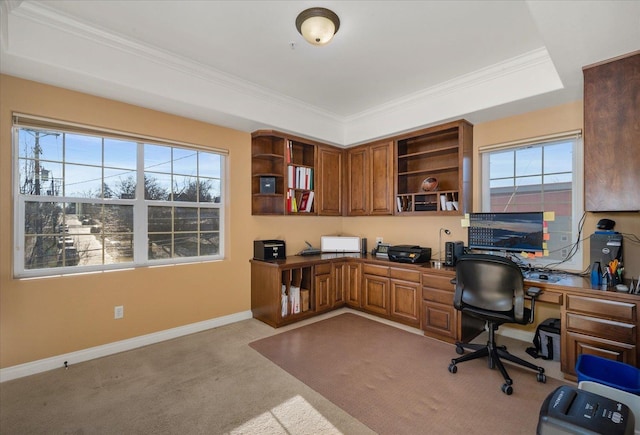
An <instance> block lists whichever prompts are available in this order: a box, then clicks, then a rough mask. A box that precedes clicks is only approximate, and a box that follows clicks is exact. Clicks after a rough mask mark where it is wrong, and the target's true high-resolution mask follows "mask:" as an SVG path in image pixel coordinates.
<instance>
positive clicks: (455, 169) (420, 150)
mask: <svg viewBox="0 0 640 435" xmlns="http://www.w3.org/2000/svg"><path fill="white" fill-rule="evenodd" d="M472 144H473V126H472V125H471V124H470V123H469V122H467V121H465V120H460V121H455V122H450V123H447V124H442V125H438V126H435V127H430V128H427V129H424V130H420V131H416V132H412V133H409V134H406V135H403V136H401V137H398V138H397V139H396V185H395V187H396V189H395V190H396V197H395V200H396V214H407V213H410V214H436V213H437V214H445V215H446V214H453V215H460V214H463V213H466V212H469V211H471V197H472V192H471V161H472V152H473V150H472ZM430 178H433V179H436V180H437V182H438V184H437V187H435V186H434V185H433V184H429V183H426V180H427V179H430Z"/></svg>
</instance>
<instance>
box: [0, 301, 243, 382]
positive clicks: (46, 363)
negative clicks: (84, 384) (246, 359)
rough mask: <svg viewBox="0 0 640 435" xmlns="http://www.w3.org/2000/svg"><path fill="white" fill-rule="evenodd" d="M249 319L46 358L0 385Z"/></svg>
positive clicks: (2, 377) (16, 369)
mask: <svg viewBox="0 0 640 435" xmlns="http://www.w3.org/2000/svg"><path fill="white" fill-rule="evenodd" d="M251 317H252V314H251V311H250V310H249V311H243V312H240V313H235V314H230V315H228V316H222V317H216V318H215V319H210V320H205V321H202V322H197V323H191V324H189V325H184V326H178V327H177V328H172V329H166V330H164V331H160V332H154V333H152V334H147V335H141V336H139V337H134V338H129V339H127V340H122V341H116V342H114V343H109V344H104V345H102V346H96V347H90V348H88V349H83V350H78V351H76V352H71V353H66V354H62V355H57V356H53V357H50V358H45V359H41V360H38V361H32V362H28V363H24V364H19V365H17V366H12V367H7V368H4V369H0V383H1V382H5V381H10V380H12V379H17V378H22V377H24V376H29V375H34V374H36V373H41V372H46V371H48V370H53V369H59V368H62V367H64V363H65V361H66V362H67V363H68V364H69V365H71V364H77V363H80V362H83V361H89V360H92V359H95V358H101V357H103V356H108V355H113V354H116V353H120V352H124V351H127V350H131V349H136V348H138V347H142V346H147V345H149V344H154V343H159V342H161V341H166V340H171V339H173V338H177V337H182V336H184V335H189V334H193V333H196V332H201V331H206V330H207V329H213V328H218V327H220V326H224V325H228V324H231V323H235V322H239V321H241V320H247V319H250V318H251Z"/></svg>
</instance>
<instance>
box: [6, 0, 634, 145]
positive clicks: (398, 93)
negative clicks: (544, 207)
mask: <svg viewBox="0 0 640 435" xmlns="http://www.w3.org/2000/svg"><path fill="white" fill-rule="evenodd" d="M1 6H2V7H1V8H0V13H1V17H0V26H1V29H0V36H1V52H0V71H1V72H2V73H6V74H10V75H15V76H18V77H23V78H27V79H31V80H36V81H40V82H44V83H48V84H52V85H56V86H62V87H65V88H68V89H73V90H78V91H82V92H86V93H90V94H94V95H99V96H103V97H108V98H112V99H116V100H120V101H124V102H128V103H132V104H136V105H140V106H143V107H149V108H153V109H157V110H161V111H165V112H169V113H174V114H177V115H182V116H187V117H190V118H194V119H198V120H203V121H206V122H210V123H213V124H218V125H223V126H229V127H232V128H235V129H239V130H243V131H252V130H256V129H259V128H274V129H278V130H284V131H290V132H293V133H296V134H298V135H301V136H306V137H310V138H314V139H318V140H321V141H324V142H328V143H332V144H336V145H352V144H356V143H362V142H365V141H369V140H372V139H375V138H379V137H384V136H388V135H392V134H396V133H399V132H402V131H407V130H411V129H415V128H418V127H422V126H427V125H433V124H436V123H439V122H443V121H446V120H450V119H457V118H466V119H468V120H469V121H471V122H472V123H478V122H485V121H488V120H491V119H495V118H500V117H504V116H508V115H511V114H517V113H522V112H525V111H529V110H535V109H539V108H544V107H548V106H553V105H557V104H561V103H564V102H569V101H575V100H579V99H581V98H582V67H583V66H584V65H588V64H591V63H595V62H598V61H601V60H605V59H609V58H612V57H615V56H618V55H621V54H625V53H628V52H631V51H634V50H637V49H639V48H640V1H638V0H635V1H632V0H628V1H573V0H572V1H549V0H544V1H518V0H515V1H514V0H512V1H479V0H478V1H471V0H469V1H267V0H263V1H206V0H202V1H189V0H183V1H170V0H162V1H148V0H145V1H135V0H133V1H132V0H129V1H117V0H109V1H100V0H84V1H78V0H73V1H58V0H46V1H31V0H24V1H20V0H2V5H1ZM313 6H323V7H327V8H329V9H331V10H333V11H334V12H336V13H337V14H338V16H339V17H340V21H341V25H340V30H339V31H338V33H337V35H336V36H335V38H334V40H333V41H332V42H331V43H330V44H329V45H327V46H324V47H316V46H312V45H310V44H308V43H307V42H306V41H304V39H302V37H301V36H300V35H299V34H298V33H297V31H296V28H295V18H296V16H297V15H298V13H299V12H301V11H302V10H304V9H306V8H308V7H313Z"/></svg>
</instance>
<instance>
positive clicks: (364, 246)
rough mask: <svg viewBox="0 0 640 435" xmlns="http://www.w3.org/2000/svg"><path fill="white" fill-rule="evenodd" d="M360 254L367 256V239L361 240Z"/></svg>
mask: <svg viewBox="0 0 640 435" xmlns="http://www.w3.org/2000/svg"><path fill="white" fill-rule="evenodd" d="M360 253H361V254H362V255H367V238H366V237H363V238H361V239H360Z"/></svg>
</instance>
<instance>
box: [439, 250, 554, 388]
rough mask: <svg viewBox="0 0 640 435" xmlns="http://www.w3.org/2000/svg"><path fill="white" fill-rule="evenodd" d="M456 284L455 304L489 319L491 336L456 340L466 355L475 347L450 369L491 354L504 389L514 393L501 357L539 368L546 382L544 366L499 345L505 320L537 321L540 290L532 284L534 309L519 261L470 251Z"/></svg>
mask: <svg viewBox="0 0 640 435" xmlns="http://www.w3.org/2000/svg"><path fill="white" fill-rule="evenodd" d="M451 282H452V283H453V284H455V285H456V289H455V294H454V300H453V305H454V307H455V308H456V309H457V310H459V311H460V312H462V313H463V314H468V315H470V316H473V317H476V318H479V319H482V320H484V321H485V322H486V325H487V329H488V332H489V339H488V341H487V344H486V345H482V344H471V343H461V342H456V353H458V354H459V355H463V354H464V349H471V350H475V352H473V353H469V354H466V355H463V356H461V357H459V358H455V359H452V360H451V364H449V372H451V373H456V372H457V371H458V367H457V364H458V363H461V362H464V361H469V360H472V359H477V358H482V357H488V365H489V368H490V369H494V368H495V367H496V366H497V367H498V369H499V370H500V372H501V373H502V377H503V378H504V381H505V383H504V384H503V385H502V392H503V393H505V394H507V395H510V394H511V393H513V387H512V386H511V384H512V383H513V381H512V380H511V378H510V377H509V374H508V373H507V370H506V369H505V367H504V365H503V363H502V361H501V360H500V358H503V359H505V360H508V361H511V362H514V363H516V364H519V365H521V366H524V367H527V368H530V369H532V370H536V371H537V372H538V373H537V376H536V379H537V381H538V382H546V381H547V377H546V375H545V374H544V368H542V367H538V366H536V365H534V364H531V363H530V362H528V361H525V360H523V359H521V358H518V357H517V356H514V355H511V354H510V353H509V352H507V348H506V347H505V346H497V345H496V336H495V331H496V330H497V329H498V327H499V326H500V325H502V324H503V323H518V324H521V325H526V324H527V323H533V316H534V308H535V298H536V297H537V296H538V294H539V293H540V289H539V288H536V287H531V288H529V289H528V290H527V296H529V297H530V298H531V308H530V309H529V308H526V307H525V306H524V299H525V294H524V278H523V276H522V272H521V271H520V268H519V267H518V265H517V264H515V263H514V262H513V261H511V260H509V259H507V258H504V257H499V256H497V255H485V254H469V255H463V256H461V257H460V258H459V259H458V261H457V263H456V277H455V279H453V280H452V281H451Z"/></svg>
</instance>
